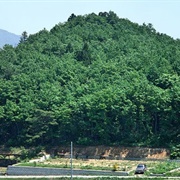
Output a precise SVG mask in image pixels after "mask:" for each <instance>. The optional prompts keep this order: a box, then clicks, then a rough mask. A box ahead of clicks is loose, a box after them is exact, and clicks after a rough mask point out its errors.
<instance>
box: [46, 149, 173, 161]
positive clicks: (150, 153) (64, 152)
mask: <svg viewBox="0 0 180 180" xmlns="http://www.w3.org/2000/svg"><path fill="white" fill-rule="evenodd" d="M49 153H50V154H54V155H55V156H56V155H59V156H62V157H68V156H69V155H70V147H63V146H62V147H56V148H53V149H51V150H50V151H49ZM73 154H74V155H75V156H76V157H77V158H78V157H84V158H93V159H131V158H138V159H139V158H142V159H166V158H168V157H169V155H170V151H169V150H168V149H165V148H142V147H110V146H86V147H82V146H75V147H73Z"/></svg>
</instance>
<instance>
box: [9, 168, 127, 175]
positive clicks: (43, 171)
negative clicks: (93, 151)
mask: <svg viewBox="0 0 180 180" xmlns="http://www.w3.org/2000/svg"><path fill="white" fill-rule="evenodd" d="M7 175H45V176H48V175H71V169H65V168H63V169H61V168H40V167H25V166H8V168H7ZM73 175H106V176H127V175H128V173H127V172H117V171H116V172H113V171H95V170H75V169H73Z"/></svg>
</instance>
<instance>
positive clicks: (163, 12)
mask: <svg viewBox="0 0 180 180" xmlns="http://www.w3.org/2000/svg"><path fill="white" fill-rule="evenodd" d="M104 11H106V12H109V11H114V12H115V13H116V14H117V15H118V17H119V18H127V19H129V20H130V21H132V22H135V23H138V24H140V25H141V24H142V23H146V24H148V23H151V24H152V25H153V27H154V28H155V29H156V30H157V31H158V32H160V33H165V34H167V35H169V36H171V37H173V38H175V39H176V38H179V39H180V0H0V29H4V30H7V31H9V32H12V33H15V34H18V35H21V34H22V32H23V31H27V32H28V34H34V33H37V32H38V31H40V30H42V29H43V28H46V29H47V30H50V29H51V28H53V27H54V26H55V25H56V24H58V23H59V22H61V23H63V22H66V21H67V19H68V17H69V16H70V15H71V14H72V13H74V14H75V15H85V14H89V13H92V12H94V13H96V14H98V13H99V12H104Z"/></svg>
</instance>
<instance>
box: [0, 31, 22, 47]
mask: <svg viewBox="0 0 180 180" xmlns="http://www.w3.org/2000/svg"><path fill="white" fill-rule="evenodd" d="M19 40H20V36H19V35H16V34H13V33H10V32H8V31H5V30H3V29H0V48H2V47H3V46H4V45H5V44H9V45H12V46H16V45H17V44H18V43H19Z"/></svg>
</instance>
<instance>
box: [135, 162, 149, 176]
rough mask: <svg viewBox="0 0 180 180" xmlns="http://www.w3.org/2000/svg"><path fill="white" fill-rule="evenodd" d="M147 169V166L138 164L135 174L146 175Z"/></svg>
mask: <svg viewBox="0 0 180 180" xmlns="http://www.w3.org/2000/svg"><path fill="white" fill-rule="evenodd" d="M146 169H147V167H146V165H145V164H138V166H137V167H136V170H135V174H144V172H145V171H146Z"/></svg>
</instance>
